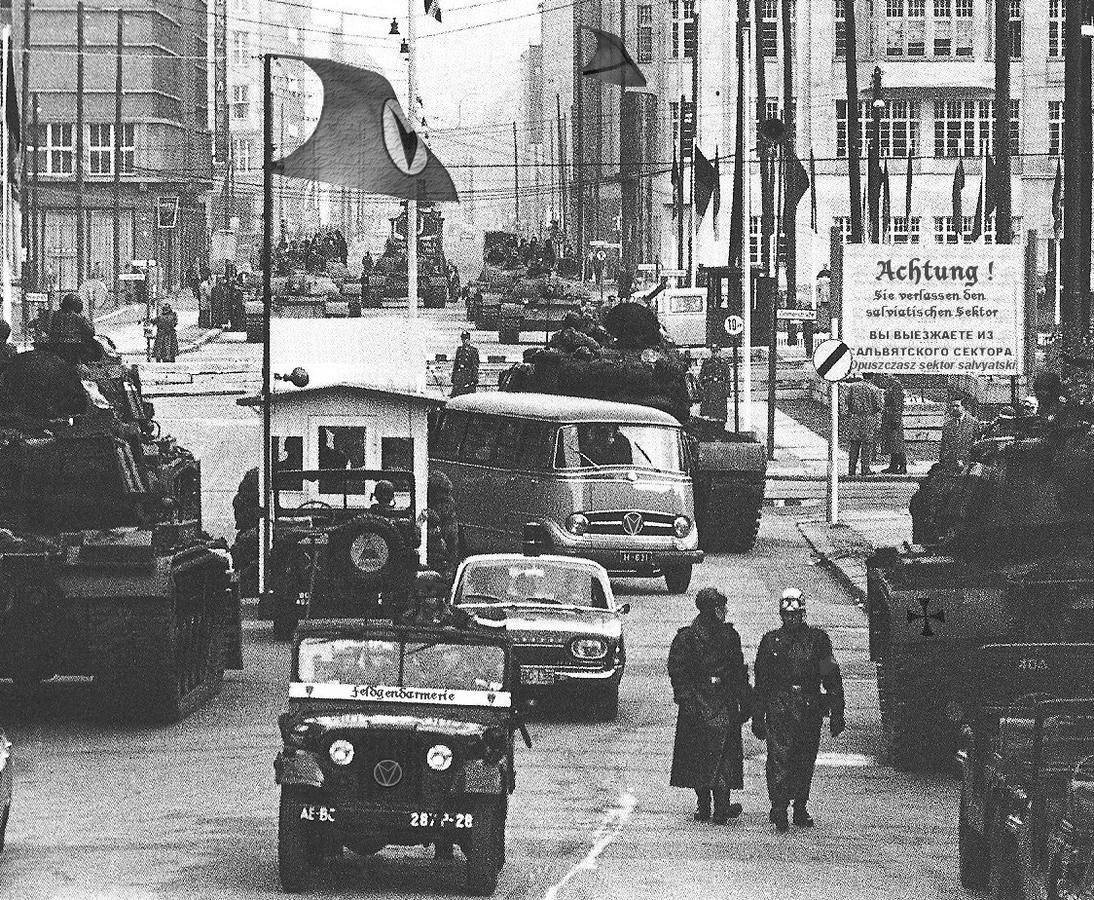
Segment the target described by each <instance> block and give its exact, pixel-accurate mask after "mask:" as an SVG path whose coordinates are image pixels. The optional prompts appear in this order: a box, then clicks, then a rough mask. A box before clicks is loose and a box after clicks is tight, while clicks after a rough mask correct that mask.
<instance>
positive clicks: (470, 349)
mask: <svg viewBox="0 0 1094 900" xmlns="http://www.w3.org/2000/svg"><path fill="white" fill-rule="evenodd" d="M478 388H479V351H478V350H477V349H476V348H475V346H474V345H473V344H472V343H471V332H470V331H465V332H463V334H461V335H460V346H459V347H457V348H456V358H455V359H454V360H452V396H453V397H459V396H460V395H461V394H473V393H475V391H477V390H478Z"/></svg>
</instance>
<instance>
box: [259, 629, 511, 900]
mask: <svg viewBox="0 0 1094 900" xmlns="http://www.w3.org/2000/svg"><path fill="white" fill-rule="evenodd" d="M514 684H515V680H514V674H513V666H512V662H511V659H510V651H509V641H508V638H506V637H505V635H504V632H503V631H498V630H495V629H487V628H479V627H477V626H472V627H469V628H466V629H461V628H454V627H436V626H416V625H415V626H407V625H393V624H392V623H391V622H387V621H378V620H349V619H341V620H322V619H313V620H311V621H308V622H303V623H301V625H300V627H299V629H298V630H297V632H296V637H295V638H294V641H293V652H292V672H291V676H290V683H289V709H288V712H285V713H283V714H282V715H281V717H280V718H279V720H278V724H279V725H280V728H281V738H282V741H283V744H284V746H283V747H282V749H281V752H280V753H278V755H277V759H276V761H275V763H274V771H275V773H276V778H277V783H278V784H279V785H280V786H281V809H280V817H279V823H278V863H279V868H280V875H281V884H282V886H283V887H284V888H285V889H286V890H287V891H299V890H302V889H303V888H304V887H305V886H306V882H307V877H308V874H309V872H310V870H311V869H312V868H313V867H314V866H316V865H318V864H319V863H321V862H322V860H323V859H324V858H325V857H327V856H330V855H334V854H338V853H340V852H341V851H342V849H343V848H344V847H349V848H350V849H351V850H354V851H355V852H357V853H361V854H370V853H375V852H376V851H378V850H380V849H382V848H383V847H385V846H387V845H389V844H398V845H405V846H416V845H424V846H429V845H434V846H435V847H436V850H437V856H438V857H440V858H443V857H446V856H449V855H451V850H452V847H453V845H458V846H459V847H460V848H461V850H462V851H463V853H464V855H465V856H466V857H467V867H466V885H467V890H468V892H469V893H472V894H483V895H488V894H492V893H493V892H494V890H495V888H496V886H497V880H498V873H499V871H500V870H501V868H502V866H504V865H505V820H506V814H507V811H508V808H509V795H510V794H511V793H512V792H513V790H514V788H515V787H516V774H515V765H514V762H515V760H514V752H513V749H514V748H513V734H514V731H515V730H518V729H519V730H520V731H521V732H522V734H523V736H524V739H525V742H526V743H527V744H528V746H531V740H530V739H529V737H528V732H527V731H526V730H525V729H524V727H523V725H522V724H520V722H519V720H518V719H517V718H516V712H515V705H514V696H513V690H514V687H513V685H514Z"/></svg>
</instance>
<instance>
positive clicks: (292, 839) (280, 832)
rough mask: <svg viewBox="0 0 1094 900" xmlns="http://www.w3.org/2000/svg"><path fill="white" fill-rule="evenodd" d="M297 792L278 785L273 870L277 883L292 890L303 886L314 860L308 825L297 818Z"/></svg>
mask: <svg viewBox="0 0 1094 900" xmlns="http://www.w3.org/2000/svg"><path fill="white" fill-rule="evenodd" d="M300 799H301V798H300V796H299V795H298V794H296V793H295V792H293V791H289V790H286V789H284V788H282V789H281V808H280V810H279V811H278V816H277V873H278V875H279V877H280V878H281V887H282V888H284V889H285V890H286V891H287V892H288V893H290V894H296V893H299V892H300V891H302V890H304V888H305V887H306V886H307V881H308V875H309V874H310V873H311V870H312V867H313V864H314V860H315V856H316V854H315V847H314V843H315V842H314V841H313V840H312V835H311V834H309V829H308V826H307V825H306V824H305V823H304V821H303V820H301V818H300Z"/></svg>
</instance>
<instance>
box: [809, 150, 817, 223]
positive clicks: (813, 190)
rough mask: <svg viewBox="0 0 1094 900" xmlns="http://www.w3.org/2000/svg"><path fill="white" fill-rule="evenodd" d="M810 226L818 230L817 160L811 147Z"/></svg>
mask: <svg viewBox="0 0 1094 900" xmlns="http://www.w3.org/2000/svg"><path fill="white" fill-rule="evenodd" d="M809 227H810V228H812V229H813V232H814V233H816V231H817V161H816V160H815V159H814V158H813V148H812V147H810V148H809Z"/></svg>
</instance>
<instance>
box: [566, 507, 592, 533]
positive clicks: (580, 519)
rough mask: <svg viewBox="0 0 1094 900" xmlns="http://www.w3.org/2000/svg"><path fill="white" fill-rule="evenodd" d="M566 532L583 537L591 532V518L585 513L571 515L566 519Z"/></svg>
mask: <svg viewBox="0 0 1094 900" xmlns="http://www.w3.org/2000/svg"><path fill="white" fill-rule="evenodd" d="M566 530H567V531H568V532H570V534H573V535H576V536H577V537H581V535H583V534H585V533H586V532H588V530H589V517H588V516H587V515H585V514H584V513H579V512H575V513H570V515H569V516H567V518H566Z"/></svg>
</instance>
